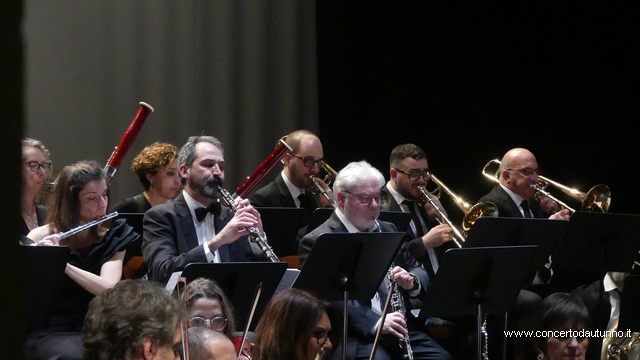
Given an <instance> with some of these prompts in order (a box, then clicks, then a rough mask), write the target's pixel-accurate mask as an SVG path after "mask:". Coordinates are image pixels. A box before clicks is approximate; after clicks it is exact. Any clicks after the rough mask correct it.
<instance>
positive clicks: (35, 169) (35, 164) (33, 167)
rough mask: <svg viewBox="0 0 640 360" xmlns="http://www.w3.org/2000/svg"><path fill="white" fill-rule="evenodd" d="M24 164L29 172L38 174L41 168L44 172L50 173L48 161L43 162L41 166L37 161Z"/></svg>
mask: <svg viewBox="0 0 640 360" xmlns="http://www.w3.org/2000/svg"><path fill="white" fill-rule="evenodd" d="M25 164H26V165H27V166H28V167H29V170H31V171H33V172H38V170H40V168H42V169H43V170H44V172H49V171H51V163H50V162H48V161H46V162H43V163H42V164H40V163H39V162H37V161H27V162H26V163H25Z"/></svg>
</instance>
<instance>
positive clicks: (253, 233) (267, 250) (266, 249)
mask: <svg viewBox="0 0 640 360" xmlns="http://www.w3.org/2000/svg"><path fill="white" fill-rule="evenodd" d="M217 186H218V190H219V191H220V195H222V198H223V199H224V201H225V202H226V203H227V205H229V208H230V209H231V210H233V212H236V211H238V206H237V205H236V203H235V201H234V200H235V197H234V196H232V195H231V194H229V192H228V191H227V190H225V189H224V188H223V187H222V186H220V185H217ZM247 231H249V237H250V238H251V241H253V242H255V243H257V244H258V246H260V250H262V252H263V253H264V254H265V255H266V256H267V259H269V261H271V262H280V259H278V257H277V256H276V254H275V253H274V252H273V249H272V248H271V245H269V242H267V239H266V237H262V236H261V235H260V230H258V228H256V227H250V228H247Z"/></svg>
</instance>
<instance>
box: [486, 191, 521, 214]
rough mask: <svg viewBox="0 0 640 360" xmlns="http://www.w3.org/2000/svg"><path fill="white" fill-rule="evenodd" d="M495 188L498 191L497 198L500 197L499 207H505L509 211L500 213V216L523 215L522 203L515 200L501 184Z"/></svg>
mask: <svg viewBox="0 0 640 360" xmlns="http://www.w3.org/2000/svg"><path fill="white" fill-rule="evenodd" d="M493 190H494V191H495V192H496V195H497V198H498V199H499V204H496V205H497V206H498V208H503V209H505V210H506V211H507V214H500V216H505V215H506V216H508V217H519V218H521V217H523V216H522V213H521V212H520V205H519V204H516V203H515V202H513V199H511V196H509V194H507V192H506V191H504V189H503V188H502V187H501V186H500V185H496V186H495V187H494V188H493Z"/></svg>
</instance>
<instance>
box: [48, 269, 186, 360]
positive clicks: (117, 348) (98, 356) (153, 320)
mask: <svg viewBox="0 0 640 360" xmlns="http://www.w3.org/2000/svg"><path fill="white" fill-rule="evenodd" d="M184 318H185V314H184V308H183V306H182V305H181V304H180V302H179V301H178V300H177V299H175V298H173V297H171V295H169V294H168V293H167V292H166V291H165V290H164V289H163V288H161V287H160V286H158V285H157V284H154V283H153V282H150V281H145V280H142V279H139V280H123V281H121V282H119V283H118V284H117V285H116V286H114V287H113V288H112V289H109V290H107V291H105V292H103V293H102V294H100V295H98V296H97V297H96V298H95V299H93V301H91V304H90V305H89V311H88V312H87V317H86V319H85V321H84V333H83V338H82V340H83V344H84V359H92V360H133V359H144V360H150V359H161V360H164V359H172V360H179V359H180V355H179V353H178V349H179V347H180V343H181V340H182V334H181V331H180V323H181V322H182V321H183V320H184ZM56 359H57V358H56Z"/></svg>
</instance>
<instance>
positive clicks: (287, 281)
mask: <svg viewBox="0 0 640 360" xmlns="http://www.w3.org/2000/svg"><path fill="white" fill-rule="evenodd" d="M298 275H300V270H298V269H287V271H285V273H284V275H282V279H281V280H280V283H279V284H278V287H277V288H276V291H275V292H274V293H273V294H274V295H275V294H277V293H279V292H280V291H282V290H286V289H291V287H292V286H293V283H294V282H295V281H296V279H297V278H298Z"/></svg>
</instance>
